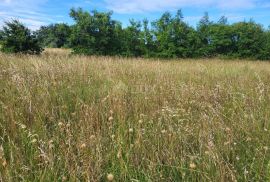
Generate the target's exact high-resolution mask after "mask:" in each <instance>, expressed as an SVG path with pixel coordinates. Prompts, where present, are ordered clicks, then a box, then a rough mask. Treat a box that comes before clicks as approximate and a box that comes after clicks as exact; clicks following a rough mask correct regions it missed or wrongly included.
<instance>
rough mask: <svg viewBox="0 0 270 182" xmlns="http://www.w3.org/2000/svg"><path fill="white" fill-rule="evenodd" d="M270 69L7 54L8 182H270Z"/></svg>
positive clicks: (3, 168)
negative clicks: (112, 181) (113, 181)
mask: <svg viewBox="0 0 270 182" xmlns="http://www.w3.org/2000/svg"><path fill="white" fill-rule="evenodd" d="M269 83H270V65H269V62H247V61H228V62H224V61H219V60H213V61H209V60H208V61H207V60H201V61H200V60H196V61H194V60H185V61H179V60H177V61H173V60H172V61H171V62H166V61H151V60H143V59H121V58H109V57H84V56H67V55H66V54H64V52H63V51H61V53H60V54H58V55H57V54H56V51H55V50H54V52H53V53H50V52H47V51H46V52H45V53H44V55H43V56H39V57H36V56H19V57H18V56H14V55H0V89H1V94H0V146H1V147H0V172H1V175H0V181H105V180H106V178H107V179H108V180H112V179H114V180H115V181H269V180H270V171H269V170H270V152H269V147H270V140H269V138H270V112H269V110H270V105H269V103H270V94H269V91H270V85H269Z"/></svg>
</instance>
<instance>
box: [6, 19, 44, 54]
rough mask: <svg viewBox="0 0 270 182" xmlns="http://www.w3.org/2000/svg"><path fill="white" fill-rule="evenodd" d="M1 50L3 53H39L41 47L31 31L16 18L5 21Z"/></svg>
mask: <svg viewBox="0 0 270 182" xmlns="http://www.w3.org/2000/svg"><path fill="white" fill-rule="evenodd" d="M1 34H2V43H1V44H2V45H1V51H2V52H5V53H24V54H40V53H41V52H42V51H43V49H42V48H41V47H40V46H39V43H38V39H37V38H36V36H35V35H33V34H32V33H31V31H30V30H29V29H28V28H26V27H25V26H24V25H23V24H22V23H20V22H19V21H17V20H12V21H11V22H5V25H4V27H3V30H2V31H1Z"/></svg>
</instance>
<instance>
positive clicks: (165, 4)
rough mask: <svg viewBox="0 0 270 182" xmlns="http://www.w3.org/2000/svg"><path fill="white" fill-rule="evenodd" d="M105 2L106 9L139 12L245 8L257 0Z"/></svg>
mask: <svg viewBox="0 0 270 182" xmlns="http://www.w3.org/2000/svg"><path fill="white" fill-rule="evenodd" d="M105 2H106V6H107V8H108V9H112V10H113V11H114V12H117V13H140V12H145V11H147V12H154V11H164V10H174V9H178V8H185V7H205V8H213V7H214V8H219V9H247V8H254V7H256V5H257V4H258V2H259V0H132V1H131V0H113V1H112V0H105Z"/></svg>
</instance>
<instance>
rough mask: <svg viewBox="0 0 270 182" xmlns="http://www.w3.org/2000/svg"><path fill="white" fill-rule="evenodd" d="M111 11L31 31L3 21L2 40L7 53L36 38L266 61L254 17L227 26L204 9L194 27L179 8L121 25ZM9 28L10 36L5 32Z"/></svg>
mask: <svg viewBox="0 0 270 182" xmlns="http://www.w3.org/2000/svg"><path fill="white" fill-rule="evenodd" d="M112 14H113V13H112V12H98V11H96V10H94V11H90V12H89V11H84V10H83V9H82V8H78V9H74V8H73V9H71V10H70V17H71V18H72V19H73V20H74V24H73V25H67V24H64V23H60V24H51V25H48V26H42V27H41V28H40V29H39V30H37V31H36V32H35V33H34V34H32V33H31V32H30V30H28V29H27V28H25V27H24V26H23V25H22V24H20V23H19V22H16V21H15V22H12V23H11V24H10V23H7V24H6V27H4V29H3V31H1V32H0V41H1V39H2V43H1V44H2V45H3V46H4V47H6V48H3V50H4V51H5V52H9V51H11V52H18V48H20V47H24V49H25V48H26V47H27V46H28V48H26V49H27V50H28V49H30V50H31V47H36V46H37V45H36V42H37V40H38V43H39V45H40V46H42V47H57V48H59V47H68V48H71V49H72V50H73V53H75V54H86V55H109V56H134V57H160V58H194V57H195V58H196V57H204V58H207V57H226V58H250V59H262V60H263V59H270V33H269V32H270V31H269V29H264V28H263V26H262V25H260V24H258V23H256V22H254V21H252V20H250V21H242V22H238V23H233V24H229V23H228V19H227V18H226V17H225V16H222V17H220V19H219V20H218V21H217V22H214V21H211V20H210V18H209V15H208V13H205V14H204V15H203V17H202V18H201V20H200V21H199V22H198V24H197V26H196V27H192V26H190V25H189V24H188V23H186V22H185V20H184V16H183V14H182V11H181V10H178V11H177V12H176V13H175V14H172V13H170V12H165V13H163V14H162V15H161V17H160V18H159V19H157V20H155V21H153V22H149V21H148V20H147V19H143V20H142V21H137V20H133V19H131V20H130V23H129V25H127V26H125V27H124V26H122V24H121V22H119V21H116V20H114V19H113V18H112ZM10 31H11V32H12V31H13V34H12V35H10V36H8V35H9V32H10ZM14 31H19V32H20V33H14ZM15 35H16V36H15ZM3 40H5V41H3ZM29 40H31V41H29ZM23 42H24V43H23ZM25 42H28V43H30V42H31V44H29V45H28V44H27V45H26V43H25ZM21 44H24V46H21ZM7 45H9V46H7ZM30 45H31V46H30ZM7 47H9V48H7ZM37 52H38V51H37Z"/></svg>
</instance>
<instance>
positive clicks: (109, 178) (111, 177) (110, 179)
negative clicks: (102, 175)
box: [107, 173, 114, 181]
mask: <svg viewBox="0 0 270 182" xmlns="http://www.w3.org/2000/svg"><path fill="white" fill-rule="evenodd" d="M113 178H114V176H113V174H111V173H110V174H108V175H107V180H108V181H113Z"/></svg>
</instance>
